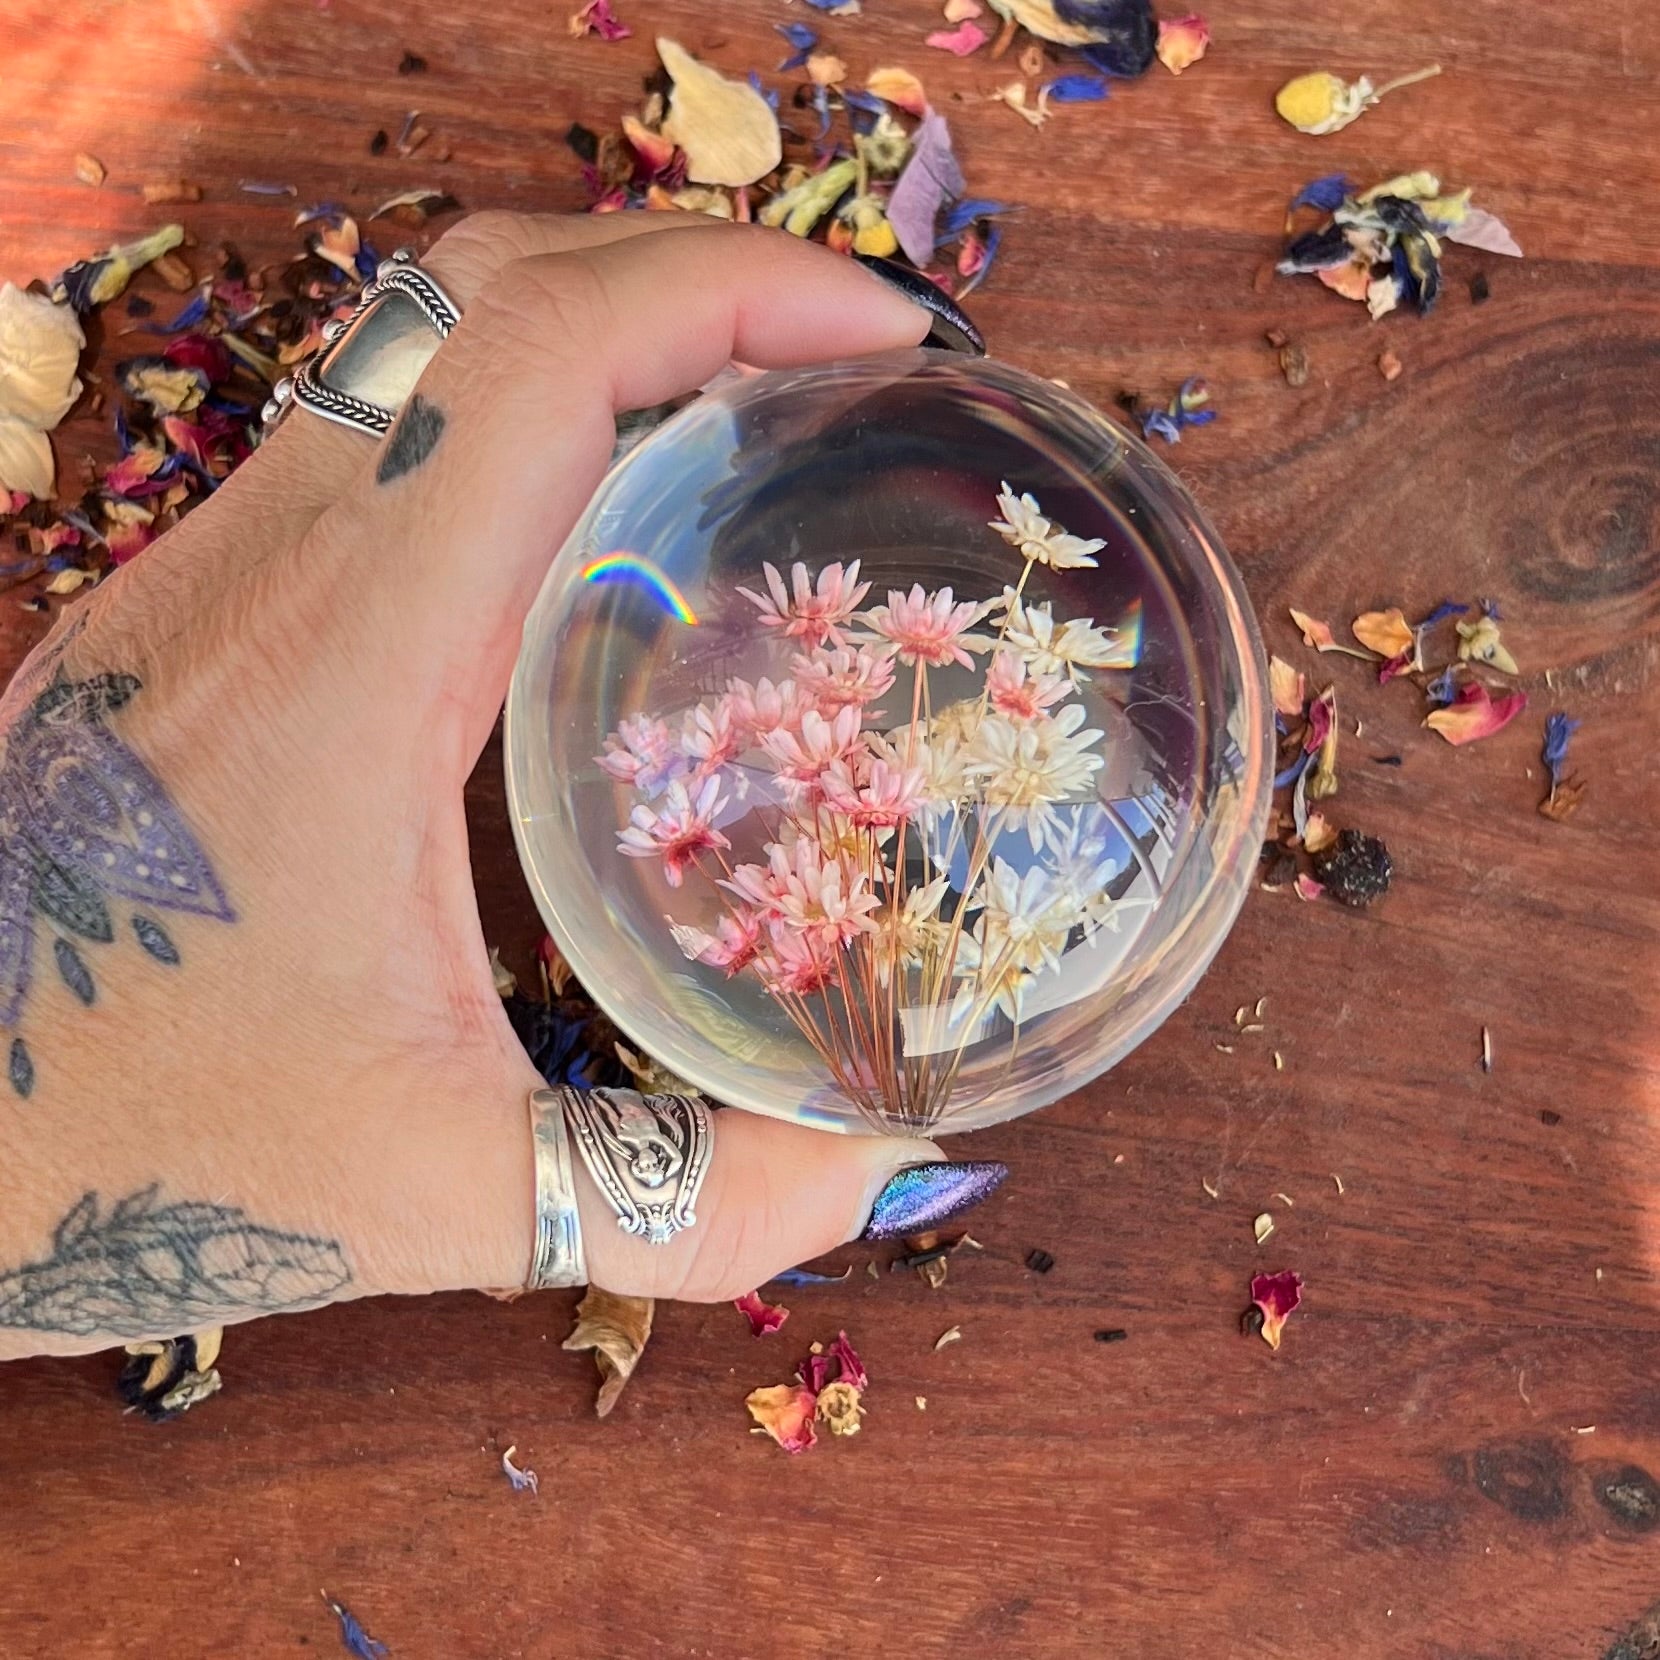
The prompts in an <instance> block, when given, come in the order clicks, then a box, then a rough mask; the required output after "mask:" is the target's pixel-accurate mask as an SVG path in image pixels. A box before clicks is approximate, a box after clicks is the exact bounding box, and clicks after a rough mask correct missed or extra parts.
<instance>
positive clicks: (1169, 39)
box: [1158, 12, 1210, 75]
mask: <svg viewBox="0 0 1660 1660" xmlns="http://www.w3.org/2000/svg"><path fill="white" fill-rule="evenodd" d="M1209 45H1210V25H1209V24H1208V23H1207V22H1206V21H1205V20H1204V18H1202V17H1201V16H1200V15H1199V14H1198V12H1189V13H1188V14H1187V16H1185V17H1166V18H1161V19H1160V21H1159V44H1158V54H1159V62H1160V63H1162V64H1163V65H1164V67H1165V68H1166V69H1168V70H1169V71H1170V73H1171V74H1172V75H1179V74H1181V72H1182V71H1183V70H1184V69H1186V68H1188V67H1189V66H1191V65H1192V64H1196V63H1197V62H1198V61H1199V60H1200V58H1202V57H1203V56H1204V55H1205V49H1206V47H1208V46H1209Z"/></svg>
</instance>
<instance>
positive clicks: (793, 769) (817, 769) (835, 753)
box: [761, 704, 864, 785]
mask: <svg viewBox="0 0 1660 1660" xmlns="http://www.w3.org/2000/svg"><path fill="white" fill-rule="evenodd" d="M863 725H864V711H863V710H862V709H860V708H859V707H858V706H857V705H856V704H849V705H848V706H847V707H846V708H844V709H839V710H837V711H836V713H835V715H834V716H833V717H831V718H830V719H828V720H827V719H825V717H824V716H823V715H821V714H820V713H819V712H818V710H816V709H809V710H808V711H807V712H806V714H804V715H803V716H802V717H801V727H800V730H799V731H797V732H786V731H784V730H782V729H780V730H779V731H776V732H769V733H768V734H767V735H766V736H765V737H764V738H763V739H762V740H761V747H762V748H763V749H765V750H766V752H767V754H768V755H770V756H771V757H772V760H773V762H774V764H775V765H776V766H777V768H778V776H779V777H780V778H781V779H782V780H783V781H784V782H785V783H787V784H803V785H815V784H817V782H818V780H819V778H820V776H821V775H822V774H823V772H824V771H825V769H826V768H827V767H828V766H829V765H830V764H831V763H832V762H833V761H839V760H842V759H843V758H844V757H845V756H846V755H848V754H849V753H850V752H851V751H852V749H853V747H854V745H855V744H857V743H858V741H859V732H860V729H861V727H862V726H863Z"/></svg>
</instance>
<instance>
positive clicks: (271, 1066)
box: [0, 214, 931, 1358]
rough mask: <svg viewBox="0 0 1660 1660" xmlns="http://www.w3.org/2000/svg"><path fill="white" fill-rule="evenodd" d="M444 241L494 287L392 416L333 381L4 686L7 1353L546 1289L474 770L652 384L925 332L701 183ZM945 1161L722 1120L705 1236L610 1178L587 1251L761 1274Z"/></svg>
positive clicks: (671, 387) (868, 284)
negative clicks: (327, 1308)
mask: <svg viewBox="0 0 1660 1660" xmlns="http://www.w3.org/2000/svg"><path fill="white" fill-rule="evenodd" d="M425 263H426V264H427V265H428V267H429V268H430V269H431V270H432V272H433V274H434V275H435V276H437V277H438V278H439V280H440V281H442V282H443V283H444V284H445V285H446V286H447V287H448V288H449V290H450V291H451V293H452V294H453V295H454V297H455V299H456V300H457V302H458V303H459V304H460V306H461V307H462V310H463V313H464V315H463V319H462V322H461V324H460V326H459V327H458V328H457V329H456V330H455V332H454V333H453V334H452V335H451V337H450V338H449V340H448V341H447V342H446V343H445V345H444V347H443V349H442V350H441V351H440V352H439V353H438V355H437V357H436V358H435V359H434V360H433V361H432V363H431V364H430V365H429V366H428V368H427V370H426V373H425V374H424V376H423V377H422V380H421V383H420V386H419V389H418V391H417V392H416V393H415V394H414V395H413V396H412V397H411V399H410V400H409V402H408V404H407V405H406V407H405V408H404V410H403V412H402V415H401V418H400V419H399V421H398V423H397V425H396V426H395V427H394V429H393V431H392V432H391V434H390V435H389V436H388V438H387V439H386V440H385V441H384V442H383V443H380V444H378V445H377V444H376V443H375V442H374V441H372V440H370V439H369V438H367V437H364V436H362V435H359V434H357V433H354V432H352V431H349V430H346V429H344V428H341V427H337V426H333V425H330V424H328V423H326V422H323V421H321V420H318V419H317V418H315V417H312V416H309V415H307V414H306V413H304V412H296V413H295V414H294V415H293V416H292V417H291V418H290V419H289V420H288V421H286V422H285V423H284V424H283V426H282V427H281V429H280V430H279V431H277V432H276V433H275V434H274V435H273V436H272V438H271V439H270V441H269V442H268V443H266V444H265V445H264V446H263V447H262V448H261V449H260V451H259V453H258V454H257V455H256V456H255V457H254V458H253V459H252V460H251V461H250V462H248V463H247V465H246V466H244V467H243V468H242V469H241V470H240V471H239V472H237V473H236V475H235V476H234V477H233V478H232V479H231V480H230V481H229V482H228V483H227V484H226V485H225V486H224V487H223V488H222V489H221V490H220V491H219V492H218V493H217V494H216V495H215V496H214V498H213V499H212V500H211V501H210V502H207V503H205V504H204V505H203V506H202V507H201V508H199V509H198V510H197V511H196V512H195V513H193V514H192V515H191V516H190V517H189V518H187V519H186V520H185V521H184V523H183V524H182V525H180V527H179V528H178V529H176V530H174V531H172V532H171V533H170V534H169V535H167V536H166V537H164V538H163V539H162V540H161V541H160V542H158V543H156V544H155V545H154V546H153V547H151V548H149V549H147V550H146V551H145V552H144V554H143V555H142V556H141V557H140V558H139V559H137V560H135V561H134V562H133V563H132V564H130V565H128V566H126V567H125V568H123V569H122V570H120V571H118V572H116V573H115V575H114V576H112V577H111V578H110V579H109V580H108V581H106V582H104V583H103V584H101V585H100V586H99V587H98V588H97V589H96V590H94V591H93V592H92V593H91V594H90V595H89V596H87V597H86V598H85V599H84V600H81V601H78V602H76V603H75V604H74V605H73V606H72V607H71V608H70V609H69V612H68V614H67V616H66V617H65V619H64V620H63V621H62V622H61V623H60V625H59V627H58V629H57V630H56V632H55V633H54V635H53V636H52V637H50V638H49V639H48V641H47V642H46V644H45V645H44V646H43V647H42V648H41V650H40V651H38V652H37V653H36V654H35V656H34V657H33V658H32V659H31V660H30V661H29V663H28V664H26V665H25V668H24V670H23V672H22V673H21V674H20V675H19V677H18V679H17V681H16V682H15V683H14V684H13V686H12V687H11V689H10V690H9V692H8V693H7V694H6V697H5V699H4V700H3V702H0V743H3V746H4V748H3V755H0V1064H3V1066H4V1069H5V1072H6V1078H7V1081H4V1082H0V1151H3V1155H4V1156H3V1157H0V1358H3V1357H5V1356H8V1355H18V1354H26V1353H31V1352H36V1351H45V1350H71V1349H77V1348H82V1349H84V1348H94V1347H100V1346H104V1345H107V1344H110V1343H112V1342H115V1341H119V1340H124V1339H130V1338H136V1337H159V1336H166V1335H169V1334H172V1333H174V1332H177V1331H181V1330H186V1329H189V1328H192V1327H196V1326H202V1325H215V1324H221V1323H223V1322H226V1321H232V1320H237V1319H243V1318H249V1317H251V1316H254V1315H259V1314H265V1313H270V1312H273V1311H277V1310H284V1309H293V1308H301V1307H306V1306H309V1305H312V1304H315V1303H318V1302H322V1301H327V1300H330V1299H333V1298H337V1297H341V1296H351V1295H362V1294H366V1293H373V1292H380V1291H400V1292H425V1291H432V1290H437V1289H443V1288H455V1287H490V1286H513V1285H517V1284H521V1283H522V1282H523V1280H524V1277H525V1273H526V1271H527V1268H528V1265H529V1262H530V1254H531V1244H532V1169H531V1142H530V1133H529V1123H528V1118H527V1113H526V1106H525V1101H526V1096H527V1094H528V1092H529V1091H530V1090H531V1089H532V1088H533V1087H534V1086H535V1085H536V1084H537V1083H538V1082H539V1081H540V1080H539V1079H538V1077H537V1075H536V1073H535V1071H534V1069H533V1068H532V1067H531V1065H530V1063H529V1061H528V1060H527V1059H526V1057H525V1055H524V1053H523V1051H522V1050H521V1048H520V1046H519V1044H518V1042H517V1040H516V1039H515V1038H514V1036H513V1033H512V1031H511V1030H510V1029H509V1027H508V1024H507V1021H506V1019H505V1017H504V1015H503V1013H502V1008H501V1005H500V1002H499V1000H498V998H497V996H496V993H495V991H494V989H493V986H492V983H491V975H490V968H489V964H488V960H487V956H486V952H485V947H484V941H483V939H482V938H481V935H480V929H479V922H478V915H477V911H476V908H475V905H474V900H473V890H472V881H471V873H470V870H469V866H468V858H467V839H466V826H465V821H464V818H463V813H462V786H463V784H464V782H465V780H466V778H467V775H468V772H469V771H470V769H471V768H472V766H473V764H474V762H475V761H476V760H477V758H478V756H479V753H480V751H481V750H482V748H483V746H484V743H485V741H486V739H487V738H488V736H489V734H490V731H491V729H492V727H493V725H494V723H495V720H496V716H497V712H498V710H499V708H500V705H501V701H502V697H503V694H504V692H505V689H506V686H507V681H508V676H509V674H510V672H511V669H512V665H513V659H514V655H515V653H516V650H517V647H518V642H519V634H520V628H521V625H522V622H523V619H524V615H525V612H526V610H527V609H528V607H529V604H530V601H531V599H532V597H533V595H534V594H535V592H536V589H537V586H538V584H539V583H540V581H541V578H542V575H543V572H544V570H545V568H546V566H547V562H548V560H549V559H550V557H551V556H552V554H553V553H554V551H555V550H556V549H557V548H558V547H559V545H560V543H561V541H562V540H563V538H564V536H565V534H566V532H567V531H568V529H569V528H570V526H571V525H572V524H573V523H574V521H575V519H576V517H577V516H578V514H579V513H580V512H581V510H582V508H583V507H584V505H585V504H586V501H587V498H588V496H589V495H590V493H591V491H592V489H593V487H594V485H595V484H596V483H597V482H598V480H599V477H600V475H601V473H602V471H603V469H604V467H605V465H606V462H607V459H608V457H609V455H610V451H611V445H612V433H613V415H614V412H616V411H618V410H626V409H639V408H646V407H650V406H652V405H655V404H658V403H661V402H663V401H666V400H668V399H670V398H672V397H675V396H678V395H679V394H681V393H684V392H688V391H690V390H692V389H694V388H695V387H697V386H698V385H700V384H702V383H703V382H704V381H706V380H708V379H709V378H710V377H711V376H712V375H713V374H714V373H716V372H717V371H718V370H719V369H720V368H721V367H722V366H723V365H724V364H725V363H726V362H727V361H728V359H729V358H732V357H736V358H738V359H739V360H741V361H743V362H747V363H752V364H758V365H762V366H771V365H788V364H796V363H801V362H806V361H811V360H813V359H816V358H824V357H830V356H836V355H844V356H845V355H855V354H859V353H863V352H869V351H875V350H879V349H883V348H890V347H895V346H902V345H909V344H912V343H914V342H915V341H917V340H918V339H920V338H921V336H922V335H923V333H924V331H925V329H926V326H927V322H928V318H927V315H926V314H925V313H924V312H923V311H922V310H920V309H918V308H916V307H913V306H912V305H911V304H909V303H908V302H907V301H905V300H904V299H901V298H899V297H898V296H897V295H895V294H894V293H892V292H891V291H890V290H889V289H887V288H886V287H884V286H883V285H881V284H879V283H877V282H875V281H873V280H872V279H871V278H870V277H869V276H868V275H866V274H865V273H864V272H862V271H861V270H859V269H858V268H857V267H856V266H854V265H853V264H851V263H849V262H846V261H843V260H839V259H836V258H834V257H833V256H831V255H828V254H826V253H824V252H823V251H822V250H819V249H816V248H811V247H808V246H805V245H803V244H801V243H799V242H797V241H796V240H795V239H793V238H791V237H789V236H785V235H782V234H776V233H768V232H763V231H758V230H753V229H750V228H748V227H732V226H717V225H714V224H712V223H711V222H709V221H705V220H698V219H693V218H690V217H687V218H681V217H680V216H678V215H674V214H641V215H638V216H635V215H628V216H623V215H617V216H614V217H604V218H585V219H580V220H533V219H520V218H515V217H510V216H507V215H482V216H479V217H478V218H475V219H472V220H470V221H468V222H467V223H466V224H464V225H462V226H460V227H459V228H458V229H456V230H455V231H452V232H451V233H450V234H449V235H448V236H446V237H445V238H444V239H443V240H442V241H441V242H440V243H439V244H438V245H437V246H436V247H435V248H433V249H432V251H431V252H430V254H429V255H427V256H426V259H425ZM929 1156H931V1150H929V1149H926V1148H919V1147H918V1146H917V1145H916V1144H914V1143H906V1142H895V1141H875V1140H861V1139H855V1138H836V1137H828V1136H823V1135H820V1134H818V1133H816V1132H812V1131H808V1130H802V1129H797V1128H794V1127H791V1126H788V1125H783V1124H776V1123H771V1122H767V1121H763V1120H760V1119H755V1118H750V1117H747V1116H744V1115H741V1114H730V1115H727V1116H726V1117H725V1118H723V1120H722V1122H721V1124H720V1127H719V1134H718V1136H717V1141H716V1150H715V1157H714V1161H713V1164H712V1166H711V1169H710V1172H709V1176H708V1180H707V1182H706V1184H705V1186H704V1189H703V1196H702V1199H701V1201H700V1203H699V1205H698V1216H699V1222H698V1226H697V1227H695V1228H693V1229H691V1230H689V1231H688V1232H687V1233H685V1234H682V1235H681V1236H680V1237H679V1238H678V1239H677V1240H676V1242H675V1244H674V1245H673V1246H671V1247H668V1248H653V1247H650V1246H647V1245H645V1244H644V1243H642V1242H641V1241H639V1240H635V1239H630V1238H628V1237H626V1236H624V1235H623V1234H622V1233H621V1231H620V1230H619V1229H618V1228H617V1226H616V1224H615V1222H614V1220H613V1218H612V1217H611V1214H610V1212H609V1211H607V1210H606V1209H605V1208H604V1206H603V1203H602V1202H600V1201H599V1200H598V1198H597V1196H596V1195H595V1194H594V1193H593V1192H592V1191H591V1190H589V1189H587V1188H586V1187H584V1190H583V1194H582V1204H583V1209H584V1218H585V1230H584V1231H585V1234H586V1240H587V1251H588V1259H589V1267H590V1271H591V1273H592V1274H593V1277H594V1279H595V1281H596V1283H599V1284H602V1285H604V1286H606V1287H607V1288H609V1289H612V1290H617V1291H625V1292H638V1293H646V1294H655V1295H663V1296H676V1295H680V1296H689V1297H697V1298H714V1297H725V1296H731V1295H735V1294H738V1293H741V1292H743V1291H745V1290H748V1289H749V1288H750V1287H751V1286H752V1285H754V1284H756V1283H758V1282H760V1281H762V1280H764V1279H765V1278H766V1277H767V1276H768V1275H769V1274H771V1273H773V1272H775V1271H776V1270H778V1269H779V1268H782V1267H784V1266H786V1265H787V1264H789V1263H791V1262H795V1261H799V1260H802V1259H803V1258H806V1257H808V1256H811V1255H813V1254H815V1253H817V1252H820V1251H822V1250H825V1249H827V1248H829V1247H831V1246H833V1245H835V1244H837V1243H838V1242H840V1241H841V1240H842V1239H844V1238H846V1237H848V1236H850V1235H851V1234H853V1233H855V1232H857V1231H858V1229H859V1228H860V1226H861V1225H862V1224H863V1222H864V1219H865V1212H866V1211H867V1210H868V1208H869V1205H870V1203H871V1199H872V1197H873V1195H874V1194H875V1192H876V1190H877V1189H878V1188H879V1187H880V1186H881V1185H882V1182H883V1180H884V1178H885V1177H886V1176H887V1175H888V1174H890V1173H891V1171H892V1170H893V1169H894V1168H896V1167H897V1166H899V1165H902V1164H906V1163H914V1162H918V1161H919V1160H921V1159H925V1158H928V1157H929ZM582 1180H583V1181H584V1182H586V1176H583V1178H582Z"/></svg>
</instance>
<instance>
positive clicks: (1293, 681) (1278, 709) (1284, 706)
mask: <svg viewBox="0 0 1660 1660" xmlns="http://www.w3.org/2000/svg"><path fill="white" fill-rule="evenodd" d="M1268 686H1269V690H1270V691H1271V692H1272V694H1273V698H1274V712H1275V713H1276V714H1280V715H1284V716H1286V717H1287V718H1288V719H1294V718H1295V717H1297V716H1298V715H1300V714H1302V712H1303V704H1304V703H1305V702H1306V701H1307V697H1308V691H1307V681H1306V680H1305V678H1304V676H1303V672H1302V670H1301V669H1294V668H1292V666H1291V665H1290V664H1289V663H1288V662H1286V661H1285V659H1284V658H1283V657H1270V658H1269V659H1268Z"/></svg>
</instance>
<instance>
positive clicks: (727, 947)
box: [669, 910, 762, 974]
mask: <svg viewBox="0 0 1660 1660" xmlns="http://www.w3.org/2000/svg"><path fill="white" fill-rule="evenodd" d="M669 932H670V933H671V934H673V935H674V943H675V944H676V945H678V946H679V947H680V949H681V950H682V951H683V952H684V953H685V954H686V956H687V957H689V958H690V959H691V960H692V961H693V962H694V963H707V964H708V966H709V967H710V968H724V969H725V970H726V972H727V973H728V974H736V973H738V972H739V971H740V970H742V969H745V968H748V967H749V965H750V964H751V963H752V962H754V961H755V958H756V956H757V955H758V954H759V952H760V950H761V943H762V941H761V919H760V918H759V917H758V916H756V914H755V913H754V912H753V911H747V910H735V911H729V912H728V913H727V914H726V915H725V916H723V917H721V918H720V920H719V921H718V922H716V924H715V931H714V933H712V934H711V933H710V932H709V931H708V930H707V929H706V928H693V927H690V926H689V925H688V924H686V923H684V922H675V921H673V920H672V919H671V920H670V922H669Z"/></svg>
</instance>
